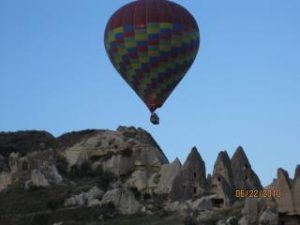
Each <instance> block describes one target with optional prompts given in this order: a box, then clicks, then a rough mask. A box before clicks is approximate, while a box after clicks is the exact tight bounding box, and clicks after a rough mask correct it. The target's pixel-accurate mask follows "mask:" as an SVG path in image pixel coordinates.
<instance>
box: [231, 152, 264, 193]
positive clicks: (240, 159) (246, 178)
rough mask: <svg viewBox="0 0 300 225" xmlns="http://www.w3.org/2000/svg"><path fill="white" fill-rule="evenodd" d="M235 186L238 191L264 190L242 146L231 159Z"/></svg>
mask: <svg viewBox="0 0 300 225" xmlns="http://www.w3.org/2000/svg"><path fill="white" fill-rule="evenodd" d="M231 167H232V172H233V178H234V184H235V187H236V188H237V189H244V190H245V189H246V190H251V189H256V190H257V189H258V190H261V189H262V185H261V183H260V180H259V178H258V176H257V175H256V173H255V172H254V171H253V170H252V168H251V164H250V162H249V160H248V158H247V156H246V154H245V152H244V150H243V148H242V147H241V146H239V147H238V148H237V150H236V151H235V153H234V154H233V156H232V158H231Z"/></svg>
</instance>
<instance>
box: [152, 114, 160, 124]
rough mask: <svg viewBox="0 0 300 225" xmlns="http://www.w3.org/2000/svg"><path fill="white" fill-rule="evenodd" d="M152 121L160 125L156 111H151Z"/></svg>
mask: <svg viewBox="0 0 300 225" xmlns="http://www.w3.org/2000/svg"><path fill="white" fill-rule="evenodd" d="M150 121H151V123H153V124H154V125H158V124H159V117H158V115H157V114H156V113H154V112H153V113H151V117H150Z"/></svg>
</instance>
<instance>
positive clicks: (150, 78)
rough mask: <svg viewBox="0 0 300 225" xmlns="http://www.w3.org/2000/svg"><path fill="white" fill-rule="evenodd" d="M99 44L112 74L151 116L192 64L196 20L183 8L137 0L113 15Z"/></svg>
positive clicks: (160, 0) (158, 0) (196, 45)
mask: <svg viewBox="0 0 300 225" xmlns="http://www.w3.org/2000/svg"><path fill="white" fill-rule="evenodd" d="M104 41H105V49H106V51H107V54H108V56H109V58H110V60H111V62H112V64H113V65H114V67H115V68H116V70H117V71H118V72H119V73H120V75H121V76H122V77H123V78H124V79H125V81H126V82H127V83H128V84H129V85H130V87H131V88H132V89H133V90H134V91H135V92H136V94H137V95H138V96H139V97H140V98H141V99H142V101H143V102H144V103H145V104H146V105H147V107H148V108H149V110H150V111H151V112H154V111H155V110H156V109H157V108H159V107H161V106H162V105H163V103H164V102H165V101H166V99H167V98H168V96H169V95H170V94H171V92H172V91H173V90H174V89H175V87H176V86H177V84H178V83H179V82H180V81H181V79H182V78H183V77H184V75H185V74H186V72H187V71H188V69H189V68H190V66H191V65H192V63H193V61H194V60H195V58H196V55H197V52H198V49H199V42H200V35H199V28H198V26H197V23H196V20H195V19H194V18H193V16H192V15H191V14H190V13H189V12H188V11H187V10H186V9H185V8H183V7H182V6H180V5H178V4H176V3H173V2H170V1H166V0H138V1H134V2H132V3H129V4H127V5H125V6H123V7H122V8H120V9H119V10H117V11H116V12H115V13H114V14H113V16H112V17H111V18H110V20H109V21H108V23H107V26H106V29H105V34H104Z"/></svg>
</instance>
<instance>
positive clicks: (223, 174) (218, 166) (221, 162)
mask: <svg viewBox="0 0 300 225" xmlns="http://www.w3.org/2000/svg"><path fill="white" fill-rule="evenodd" d="M211 182H212V184H211V192H212V193H214V194H215V199H214V202H215V205H216V206H217V207H224V206H230V205H231V203H232V202H233V201H234V193H235V186H234V180H233V173H232V168H231V162H230V159H229V156H228V154H227V152H226V151H222V152H220V153H219V155H218V158H217V160H216V162H215V165H214V171H213V175H212V181H211Z"/></svg>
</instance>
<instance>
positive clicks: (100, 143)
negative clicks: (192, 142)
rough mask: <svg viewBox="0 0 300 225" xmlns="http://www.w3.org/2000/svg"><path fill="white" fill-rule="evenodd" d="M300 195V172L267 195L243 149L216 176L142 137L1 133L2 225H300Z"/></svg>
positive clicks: (222, 161)
mask: <svg viewBox="0 0 300 225" xmlns="http://www.w3.org/2000/svg"><path fill="white" fill-rule="evenodd" d="M299 194H300V166H299V165H298V166H297V168H296V172H295V177H294V178H293V179H291V178H290V177H289V175H288V174H287V172H286V171H284V170H283V169H278V176H277V178H276V179H274V182H273V183H272V184H270V186H268V187H265V188H264V187H262V185H261V183H260V180H259V177H258V176H257V174H256V173H255V171H254V170H253V169H252V166H251V164H250V162H249V160H248V158H247V156H246V154H245V152H244V150H243V148H242V147H238V148H237V150H236V152H235V153H234V155H233V156H232V157H229V155H228V154H227V152H226V151H222V152H220V153H219V155H218V157H217V159H216V162H215V166H214V170H213V171H212V173H211V174H207V172H206V168H205V162H204V161H203V159H202V157H201V155H200V153H199V152H198V150H197V148H196V147H193V148H192V150H191V152H190V154H189V155H188V157H187V159H186V161H185V162H184V163H183V164H182V163H181V162H180V161H179V160H178V159H176V160H175V161H174V162H171V163H169V161H168V159H167V158H166V156H165V155H164V153H163V151H162V149H161V148H160V147H159V145H158V144H157V143H156V142H155V140H154V139H153V138H152V136H151V135H150V134H149V133H148V132H146V131H145V130H143V129H141V128H138V129H137V128H134V127H119V128H118V129H117V130H116V131H111V130H85V131H79V132H71V133H67V134H64V135H62V136H60V137H57V138H55V137H53V136H52V135H51V134H49V133H47V132H45V131H21V132H13V133H5V132H2V133H0V225H19V224H20V225H21V224H22V225H29V224H30V225H35V224H45V225H48V224H49V225H54V224H55V225H66V224H74V225H77V224H78V225H79V224H89V225H93V224H132V225H134V224H186V225H188V224H190V225H191V224H199V225H213V224H217V225H222V224H227V225H230V224H232V225H236V224H240V225H255V224H261V225H266V224H270V225H271V224H274V225H275V224H280V225H282V224H284V225H289V224H290V225H297V224H300V222H299V221H300V195H299Z"/></svg>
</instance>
